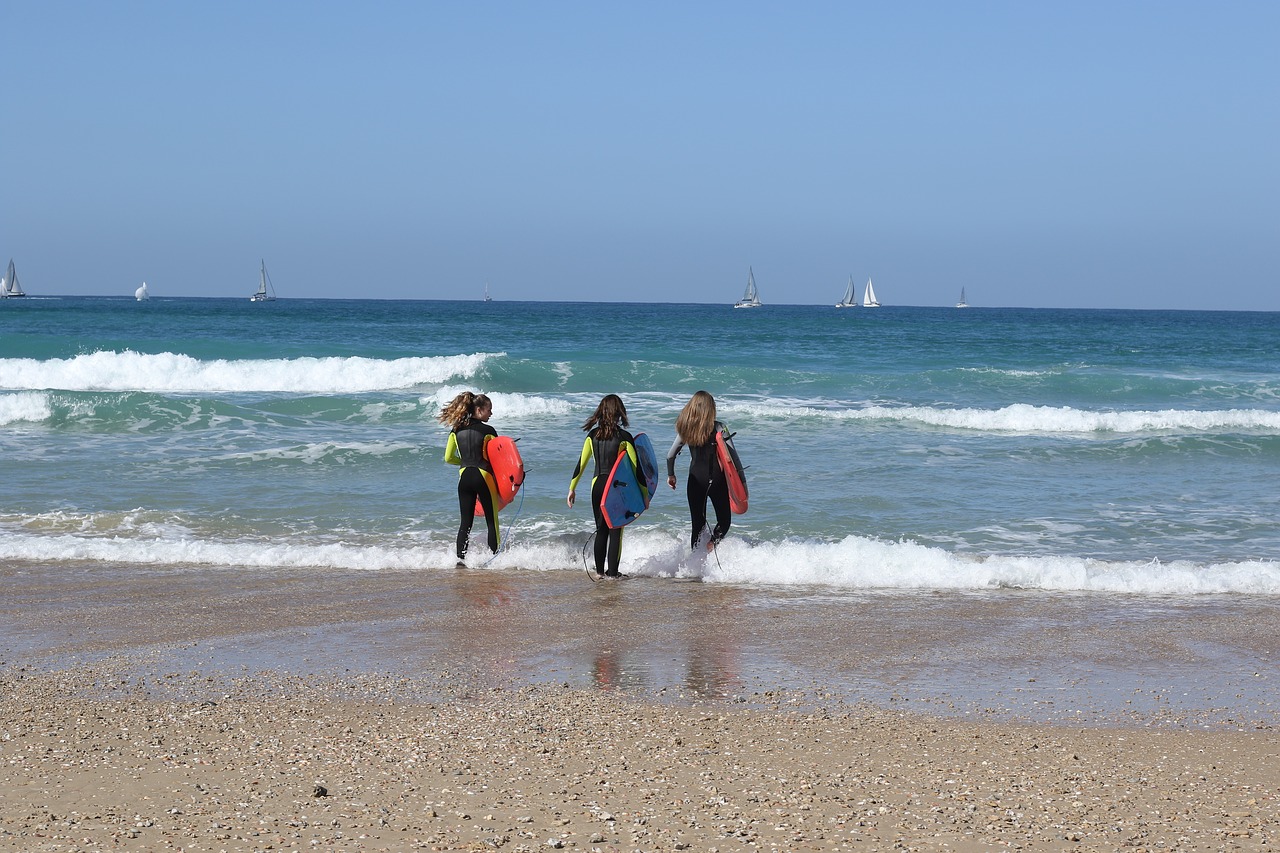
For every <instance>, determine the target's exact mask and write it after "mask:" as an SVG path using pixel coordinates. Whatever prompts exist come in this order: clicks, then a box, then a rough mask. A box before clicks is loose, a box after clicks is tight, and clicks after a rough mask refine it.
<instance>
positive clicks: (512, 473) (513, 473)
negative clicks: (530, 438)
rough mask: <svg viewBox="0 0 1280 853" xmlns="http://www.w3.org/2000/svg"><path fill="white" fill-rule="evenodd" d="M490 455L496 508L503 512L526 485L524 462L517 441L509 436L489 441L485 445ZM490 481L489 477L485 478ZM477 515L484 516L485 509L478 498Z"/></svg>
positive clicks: (501, 436)
mask: <svg viewBox="0 0 1280 853" xmlns="http://www.w3.org/2000/svg"><path fill="white" fill-rule="evenodd" d="M485 452H486V453H488V454H489V466H490V467H491V468H493V479H492V481H491V482H492V489H491V491H492V492H493V503H494V507H495V508H496V509H497V510H499V511H501V510H503V509H505V508H506V506H507V505H508V504H510V503H511V502H512V501H513V500H515V497H516V494H517V493H518V492H519V491H520V486H521V485H522V484H523V483H524V460H523V459H521V458H520V451H519V449H517V448H516V440H515V439H514V438H511V437H510V436H507V435H500V436H498V437H497V438H492V439H489V442H488V443H487V444H486V445H485ZM485 480H489V477H485ZM476 515H484V507H483V506H481V504H480V499H479V498H476Z"/></svg>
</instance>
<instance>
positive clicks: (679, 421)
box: [676, 391, 716, 447]
mask: <svg viewBox="0 0 1280 853" xmlns="http://www.w3.org/2000/svg"><path fill="white" fill-rule="evenodd" d="M715 428H716V399H715V397H712V396H711V395H710V394H708V393H707V392H706V391H695V392H694V394H693V396H692V397H691V398H689V402H687V403H685V404H684V408H683V409H681V410H680V416H679V417H677V418H676V435H678V436H680V440H681V441H683V442H684V443H685V444H687V445H689V446H690V447H702V446H703V445H704V444H706V443H707V442H708V441H710V440H711V434H712V433H713V432H715Z"/></svg>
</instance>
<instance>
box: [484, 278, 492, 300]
mask: <svg viewBox="0 0 1280 853" xmlns="http://www.w3.org/2000/svg"><path fill="white" fill-rule="evenodd" d="M484 301H485V302H492V301H493V297H492V296H490V295H489V282H487V281H486V282H485V283H484Z"/></svg>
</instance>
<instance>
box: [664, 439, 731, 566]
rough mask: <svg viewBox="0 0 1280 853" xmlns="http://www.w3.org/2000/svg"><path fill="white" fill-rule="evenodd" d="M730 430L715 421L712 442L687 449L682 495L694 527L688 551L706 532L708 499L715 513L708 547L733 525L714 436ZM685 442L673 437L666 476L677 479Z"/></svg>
mask: <svg viewBox="0 0 1280 853" xmlns="http://www.w3.org/2000/svg"><path fill="white" fill-rule="evenodd" d="M721 430H724V431H725V432H726V433H728V430H729V428H728V427H726V426H725V425H724V424H722V423H721V422H720V421H716V423H715V427H714V428H713V429H712V432H711V439H710V440H709V441H707V443H706V444H704V445H702V446H701V447H694V446H693V445H690V446H689V478H688V480H687V482H686V483H685V495H686V496H687V497H688V498H689V519H690V521H692V523H693V533H692V535H691V536H690V537H689V547H691V548H697V547H698V540H699V539H700V538H701V537H702V533H703V531H704V530H706V528H707V499H708V498H710V499H711V506H712V507H713V508H714V509H715V511H716V526H715V529H713V530H712V531H711V539H710V541H709V543H708V544H709V545H714V544H716V543H717V542H719V541H720V540H721V539H723V538H724V537H725V534H726V533H728V532H729V525H730V524H731V523H732V518H733V516H732V513H731V511H730V507H729V481H728V480H727V479H725V476H724V472H723V471H722V470H721V468H720V455H719V454H718V453H717V452H716V433H717V432H720V431H721ZM684 446H685V444H684V442H683V441H681V440H680V437H679V436H676V440H675V442H674V443H673V444H672V445H671V449H670V450H669V451H667V476H668V477H674V476H675V475H676V457H677V456H679V455H680V451H681V450H682V449H684Z"/></svg>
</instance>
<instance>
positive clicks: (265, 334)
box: [0, 297, 1280, 595]
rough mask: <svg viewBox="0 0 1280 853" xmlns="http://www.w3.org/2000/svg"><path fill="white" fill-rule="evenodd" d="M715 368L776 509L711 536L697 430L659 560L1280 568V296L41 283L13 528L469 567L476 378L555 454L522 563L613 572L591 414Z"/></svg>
mask: <svg viewBox="0 0 1280 853" xmlns="http://www.w3.org/2000/svg"><path fill="white" fill-rule="evenodd" d="M699 388H705V389H706V390H708V391H710V392H711V393H712V394H714V395H715V397H716V399H717V401H718V404H719V410H720V415H721V417H722V419H723V420H725V421H727V422H728V423H729V425H730V427H731V428H732V429H733V430H735V431H736V432H737V438H736V442H737V445H738V448H739V450H740V452H741V454H742V456H743V461H744V463H745V464H746V465H747V466H749V468H748V472H747V474H748V479H749V481H750V486H751V509H750V511H749V512H748V513H747V514H746V515H744V516H738V517H735V526H734V529H733V533H732V535H731V537H730V538H729V539H728V540H727V541H726V542H725V543H724V544H723V545H722V546H721V547H720V549H719V550H718V552H717V553H716V554H714V555H712V556H711V557H710V558H706V557H705V556H703V555H691V554H689V553H688V552H687V549H686V546H685V542H686V536H687V530H686V528H687V524H688V518H687V508H686V506H685V501H684V491H683V477H684V467H685V465H686V464H687V462H686V461H685V460H683V459H682V460H681V464H680V466H679V468H678V471H679V473H680V476H681V480H682V482H681V486H680V488H679V490H677V491H676V492H672V491H670V490H668V489H666V487H665V486H663V487H661V488H660V493H659V495H658V496H657V497H656V499H655V501H654V504H653V507H652V508H651V509H650V510H649V512H647V513H646V514H645V515H644V516H643V518H642V519H641V520H640V521H638V522H637V523H636V524H634V525H632V526H631V527H630V528H628V534H627V540H626V548H625V552H624V557H623V567H624V570H625V571H629V572H631V573H634V574H651V575H683V576H695V577H701V578H703V579H704V580H707V581H713V582H733V583H744V584H815V585H822V586H827V587H832V588H846V589H867V588H879V589H885V588H888V589H896V588H910V589H991V588H1000V587H1018V588H1030V589H1051V590H1081V591H1086V592H1090V591H1092V592H1108V591H1126V592H1136V593H1179V594H1186V595H1200V594H1208V593H1218V592H1244V593H1258V594H1263V595H1274V594H1280V564H1278V563H1277V558H1280V497H1277V487H1276V483H1277V482H1280V314H1274V313H1230V312H1185V311H1178V312H1161V311H1088V310H1022V309H982V308H971V309H967V310H955V309H935V308H894V307H885V308H879V309H871V310H868V309H851V310H839V311H838V310H835V309H833V308H830V307H822V306H773V305H770V306H765V307H763V308H760V309H755V310H751V311H734V310H732V309H731V308H730V307H729V306H727V305H723V306H721V305H628V304H613V303H610V304H595V303H532V302H528V303H516V302H491V303H484V302H437V301H422V302H410V301H359V300H353V301H329V300H323V301H322V300H314V301H312V300H279V301H277V302H274V303H265V304H251V303H249V302H248V300H246V299H236V300H209V299H151V300H150V301H148V302H144V303H138V302H134V301H132V300H124V299H105V298H81V297H66V298H50V299H37V298H28V299H25V300H11V301H7V302H5V303H2V304H0V442H2V443H3V445H4V451H3V456H0V482H2V483H3V487H2V488H3V491H2V492H0V494H2V495H3V502H2V505H0V558H2V559H9V560H31V561H39V562H41V563H42V564H45V565H47V566H49V567H50V570H56V568H57V566H58V565H60V564H69V563H78V562H81V561H86V560H88V561H100V562H103V563H110V564H113V565H122V566H149V565H162V566H178V567H181V566H194V565H233V566H249V567H254V568H257V569H260V570H262V571H271V570H272V569H273V568H284V567H299V566H301V567H314V569H315V570H317V571H323V570H324V569H325V568H360V569H368V570H373V571H387V570H438V569H446V568H450V567H452V565H453V562H454V560H453V556H452V547H451V546H452V538H453V535H454V531H455V529H456V514H457V503H456V496H455V493H454V491H453V488H454V483H455V481H456V469H455V468H453V467H452V466H447V465H445V464H443V462H442V455H443V450H444V442H445V432H444V430H443V429H442V428H441V427H440V426H439V425H438V424H437V423H436V421H435V415H436V413H437V412H438V410H439V408H440V406H441V404H442V403H443V402H445V401H447V400H448V399H450V398H451V397H452V396H453V395H454V394H456V393H457V392H458V391H460V390H463V389H473V390H480V391H484V392H486V393H488V394H489V395H490V396H491V397H492V398H493V399H494V415H493V418H492V420H491V423H492V424H493V425H494V426H495V427H496V428H497V429H498V430H499V432H501V433H505V434H509V435H512V436H515V437H517V438H519V439H520V448H521V450H522V452H523V454H524V458H525V463H526V466H527V468H528V471H529V476H528V481H527V484H526V488H525V490H524V498H523V501H519V500H518V501H517V503H516V504H513V506H512V507H511V508H510V509H508V510H507V511H506V512H505V513H504V515H503V518H504V525H505V528H506V532H507V539H508V545H507V548H506V549H505V550H504V552H503V553H502V554H500V555H499V556H498V558H497V559H496V560H494V561H493V562H492V564H491V565H490V566H489V568H492V569H511V568H519V569H523V570H534V571H581V548H582V545H583V542H584V541H585V539H586V537H587V535H588V533H589V532H590V530H591V527H592V525H591V517H590V512H589V510H588V508H587V507H586V506H585V505H584V504H580V505H579V506H578V507H577V508H575V509H573V510H570V509H568V508H567V507H566V506H565V503H564V497H565V492H566V491H567V488H568V479H569V474H570V472H571V471H572V468H573V464H574V462H575V461H576V459H577V455H578V451H579V449H580V447H581V440H582V439H581V436H582V434H581V432H580V431H579V429H578V427H579V426H580V424H581V423H582V421H583V420H584V419H585V418H586V417H587V415H588V414H589V413H590V411H591V410H592V409H593V408H594V406H595V404H596V402H597V401H598V400H599V398H600V397H601V396H602V395H603V394H606V393H610V392H614V393H618V394H621V395H622V397H623V398H624V400H625V401H626V404H627V407H628V410H629V412H630V414H631V419H632V428H633V430H635V431H644V432H647V433H649V434H650V436H651V437H652V438H653V440H654V443H655V445H656V446H657V447H658V448H659V451H660V453H661V452H662V451H664V450H665V448H666V447H667V446H668V445H669V443H670V441H671V439H672V437H673V430H672V425H673V424H674V421H675V417H676V414H677V413H678V411H679V409H680V407H681V406H682V405H683V404H684V402H685V401H686V400H687V399H688V397H689V395H690V394H691V393H692V392H693V391H695V390H697V389H699ZM477 547H478V546H477ZM474 552H475V549H473V553H474Z"/></svg>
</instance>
